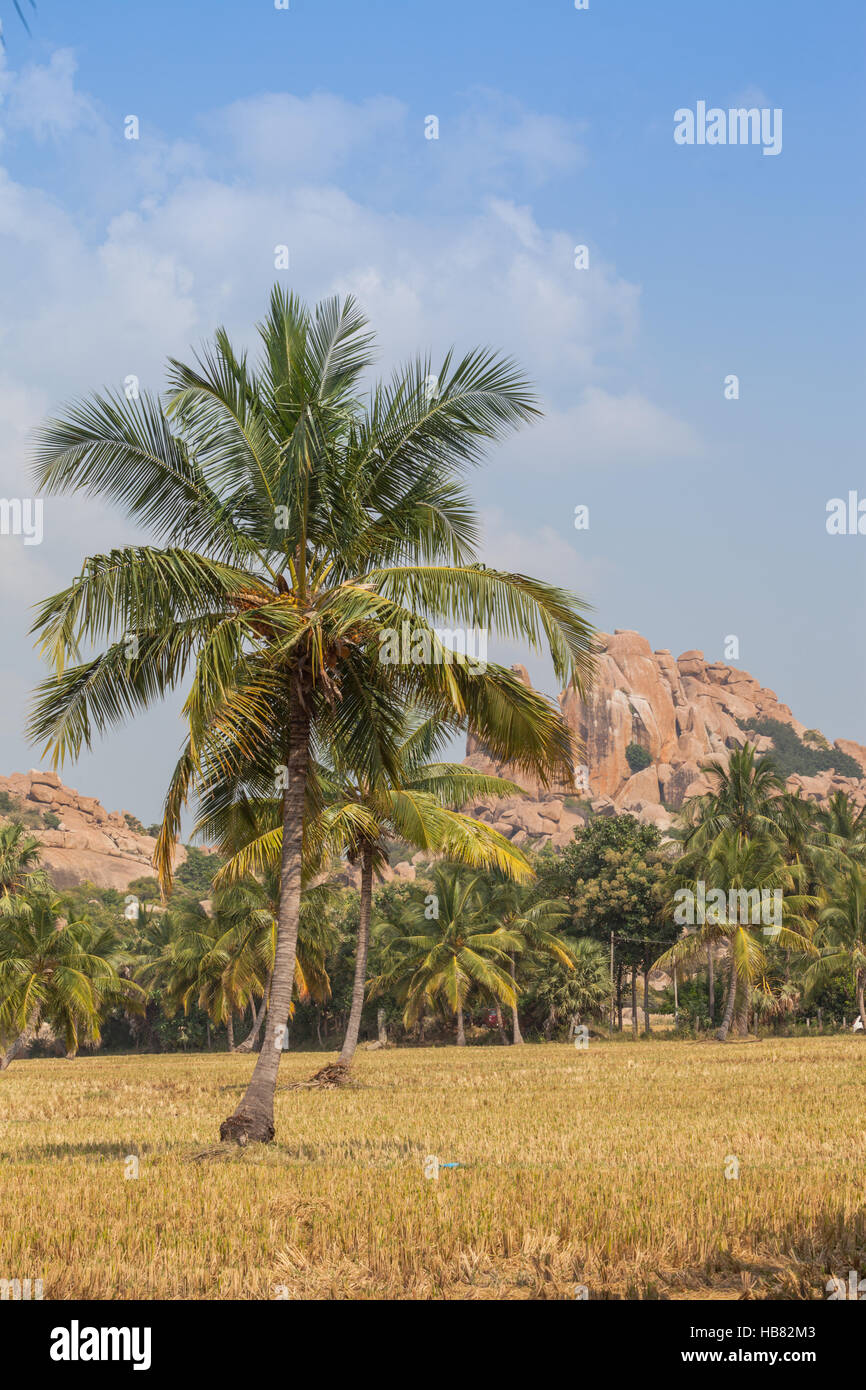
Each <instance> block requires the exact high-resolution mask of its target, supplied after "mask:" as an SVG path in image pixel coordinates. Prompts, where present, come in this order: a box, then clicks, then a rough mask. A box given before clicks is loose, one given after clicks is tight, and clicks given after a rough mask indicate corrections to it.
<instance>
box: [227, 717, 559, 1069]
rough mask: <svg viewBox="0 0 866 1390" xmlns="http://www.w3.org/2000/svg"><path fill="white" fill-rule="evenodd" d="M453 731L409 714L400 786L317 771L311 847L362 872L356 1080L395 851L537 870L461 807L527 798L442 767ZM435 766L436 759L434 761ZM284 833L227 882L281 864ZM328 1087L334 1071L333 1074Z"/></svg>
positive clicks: (468, 772)
mask: <svg viewBox="0 0 866 1390" xmlns="http://www.w3.org/2000/svg"><path fill="white" fill-rule="evenodd" d="M447 736H448V729H447V726H446V725H445V724H444V723H443V722H442V721H441V720H439V719H424V718H420V717H419V716H418V715H417V714H410V713H407V714H406V715H405V716H404V720H403V729H402V735H401V739H400V743H399V747H398V758H399V783H398V784H397V785H394V784H393V782H392V781H391V779H389V778H387V777H384V776H381V775H380V776H379V777H378V778H377V779H376V780H375V781H372V780H371V779H370V776H369V773H366V774H365V773H363V772H362V773H360V774H359V773H356V772H354V771H353V770H352V769H351V768H350V767H348V766H346V765H345V764H344V763H342V762H341V761H340V759H339V757H335V758H332V759H331V761H330V762H329V763H328V764H327V765H323V766H321V767H320V768H319V781H320V785H321V788H322V793H323V797H324V800H325V804H324V806H323V808H322V810H321V812H320V813H319V815H318V817H317V818H316V820H315V821H314V822H313V823H312V824H311V825H310V826H309V828H308V836H307V847H308V850H309V851H310V852H311V853H314V854H315V855H317V856H318V857H321V856H322V855H323V854H330V855H332V856H333V855H334V854H335V853H336V854H340V853H345V854H347V856H348V858H349V859H350V861H351V862H352V863H354V864H357V866H358V868H359V870H360V885H359V887H360V907H359V922H358V939H357V944H356V950H355V972H354V981H353V986H352V1004H351V1008H350V1012H349V1020H348V1024H347V1026H346V1033H345V1037H344V1039H343V1046H342V1049H341V1052H340V1056H339V1058H338V1061H337V1066H338V1067H339V1068H341V1069H343V1071H344V1072H346V1073H348V1068H349V1067H350V1066H351V1063H352V1058H353V1057H354V1055H355V1050H356V1048H357V1046H358V1037H359V1034H360V1029H361V1016H362V1013H363V1008H364V992H365V986H366V982H367V975H366V969H367V955H368V950H369V943H370V919H371V913H372V900H373V880H374V875H375V873H376V872H377V871H379V870H381V869H382V868H383V867H384V866H385V864H387V862H388V849H389V845H390V844H391V843H393V842H394V841H402V842H403V843H404V844H408V845H410V846H412V847H413V848H414V849H418V850H425V851H427V852H428V853H430V854H431V855H432V854H436V855H444V856H445V857H446V858H448V859H451V860H455V861H456V860H460V861H462V862H463V863H466V864H468V865H471V866H473V867H476V868H492V869H498V870H501V871H502V872H503V873H505V874H510V875H512V876H514V877H515V878H517V879H519V880H522V881H523V882H526V881H527V880H528V879H530V878H531V877H532V870H531V868H530V866H529V863H528V861H527V859H526V857H525V855H523V854H522V853H521V851H520V850H519V849H518V848H517V847H516V846H514V845H511V844H510V843H509V841H508V840H506V839H505V838H504V836H502V835H500V834H498V832H497V831H495V830H493V829H492V828H491V827H490V826H489V825H486V824H485V823H484V822H483V821H479V820H476V819H474V818H473V817H471V816H467V815H464V814H461V812H460V811H459V810H457V809H456V808H457V807H458V806H461V805H465V804H466V803H467V802H469V801H476V802H477V801H481V800H483V799H484V798H485V797H496V796H500V797H501V796H511V795H515V794H517V795H520V794H521V788H520V787H518V786H517V785H515V784H514V783H513V782H508V781H506V780H505V779H504V778H500V777H489V776H486V775H484V774H482V773H479V772H475V771H474V770H473V769H471V768H467V767H464V766H463V765H462V764H459V763H448V762H443V761H441V760H439V759H438V757H437V754H439V753H441V751H442V749H443V747H444V745H445V743H446V742H447ZM433 759H436V760H435V761H434V760H433ZM281 840H282V828H281V827H280V826H279V824H277V825H275V826H274V827H273V828H272V829H271V830H269V831H265V832H263V833H260V834H258V835H256V836H255V837H252V838H251V839H250V841H249V843H248V844H247V846H246V847H245V848H244V849H243V850H242V851H240V852H239V853H238V854H237V855H235V856H234V858H233V859H231V860H229V861H228V863H227V864H226V865H225V866H224V868H223V869H222V870H221V873H220V880H221V881H228V880H230V879H232V878H234V877H235V876H236V875H238V874H247V873H248V872H249V871H250V870H259V869H260V868H261V867H262V866H264V865H265V864H271V865H273V864H274V863H278V862H279V858H280V849H281ZM328 1072H329V1079H331V1080H333V1079H334V1077H335V1075H336V1073H335V1071H334V1068H333V1067H330V1068H328Z"/></svg>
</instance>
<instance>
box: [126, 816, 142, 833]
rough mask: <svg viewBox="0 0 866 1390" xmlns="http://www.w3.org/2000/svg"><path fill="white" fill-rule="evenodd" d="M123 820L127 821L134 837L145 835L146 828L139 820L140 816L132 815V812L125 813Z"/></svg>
mask: <svg viewBox="0 0 866 1390" xmlns="http://www.w3.org/2000/svg"><path fill="white" fill-rule="evenodd" d="M123 819H124V820H125V821H126V824H127V825H128V826H129V829H130V830H131V831H132V833H133V835H143V834H144V826H143V825H142V823H141V821H140V820H139V819H138V816H134V815H132V813H131V812H130V811H124V813H123Z"/></svg>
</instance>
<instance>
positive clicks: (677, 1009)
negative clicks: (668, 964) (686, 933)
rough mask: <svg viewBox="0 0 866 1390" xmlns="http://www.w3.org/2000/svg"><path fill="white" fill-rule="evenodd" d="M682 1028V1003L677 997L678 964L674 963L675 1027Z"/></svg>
mask: <svg viewBox="0 0 866 1390" xmlns="http://www.w3.org/2000/svg"><path fill="white" fill-rule="evenodd" d="M679 1026H680V1001H679V996H678V995H677V964H676V961H674V1027H675V1028H679Z"/></svg>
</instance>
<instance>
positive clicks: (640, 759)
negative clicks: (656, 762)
mask: <svg viewBox="0 0 866 1390" xmlns="http://www.w3.org/2000/svg"><path fill="white" fill-rule="evenodd" d="M625 760H626V762H627V763H628V765H629V767H630V768H631V770H632V772H643V770H644V768H645V767H649V766H650V764H651V762H652V758H651V756H650V753H649V750H648V749H646V748H644V746H643V744H642V743H630V744H629V745H628V747H627V748H626V750H625Z"/></svg>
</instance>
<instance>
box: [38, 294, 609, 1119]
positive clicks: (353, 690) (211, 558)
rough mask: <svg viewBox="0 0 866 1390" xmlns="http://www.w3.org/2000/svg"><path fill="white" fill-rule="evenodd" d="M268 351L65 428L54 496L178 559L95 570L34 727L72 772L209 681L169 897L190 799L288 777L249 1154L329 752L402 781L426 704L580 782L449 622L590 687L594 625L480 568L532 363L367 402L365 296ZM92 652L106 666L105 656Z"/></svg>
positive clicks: (539, 591) (221, 359) (53, 652)
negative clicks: (404, 727)
mask: <svg viewBox="0 0 866 1390" xmlns="http://www.w3.org/2000/svg"><path fill="white" fill-rule="evenodd" d="M260 336H261V340H262V346H263V351H262V355H261V360H260V362H259V364H258V365H257V366H255V367H254V366H253V365H251V363H250V362H249V361H248V359H247V356H246V354H245V353H239V352H237V351H236V350H235V349H234V348H233V346H232V344H231V342H230V341H229V338H228V336H227V334H226V333H225V331H224V330H222V329H220V330H219V331H218V333H217V334H216V337H215V340H214V342H213V344H212V345H211V346H210V347H207V348H205V349H204V350H203V351H202V353H201V355H200V356H199V357H198V358H197V359H196V361H195V363H194V364H193V365H185V364H183V363H181V362H177V361H172V363H171V368H170V380H169V386H170V397H169V401H168V404H167V406H165V407H163V405H162V404H161V403H160V402H159V401H158V400H155V399H154V398H152V397H150V396H148V395H146V394H145V395H142V396H141V398H140V399H139V400H134V401H129V400H127V399H126V398H125V397H123V396H119V395H116V394H110V393H109V394H106V395H102V396H95V397H93V398H92V399H90V400H89V401H85V402H83V403H81V404H79V405H76V406H73V407H71V408H70V409H69V410H68V412H67V413H66V415H65V417H64V418H63V419H60V420H54V421H50V422H48V423H47V424H46V425H45V426H44V427H43V429H42V432H41V437H40V441H39V445H38V458H37V470H36V480H37V484H38V486H39V488H40V490H41V491H43V492H45V493H53V492H75V491H83V492H87V493H91V494H99V495H101V496H102V497H104V498H106V499H107V500H109V501H113V502H117V503H119V504H120V505H121V506H123V507H124V508H125V510H126V512H127V514H128V515H129V516H130V517H132V518H133V519H134V520H135V521H136V522H138V523H139V524H141V525H143V526H146V527H149V528H150V529H151V531H153V532H155V533H156V535H157V536H158V538H159V539H160V540H161V542H162V548H159V547H155V546H152V545H141V546H127V547H124V548H122V549H117V550H114V551H112V552H111V553H109V554H107V555H97V556H93V557H91V558H90V559H88V560H86V561H85V562H84V565H83V568H82V571H81V573H80V574H79V575H78V577H77V578H76V579H75V580H73V582H72V583H71V584H70V586H69V587H68V588H67V589H65V590H63V591H61V592H60V593H58V594H56V595H54V596H53V597H52V598H50V599H48V600H47V601H46V602H45V603H43V604H42V606H41V608H40V610H39V612H38V615H37V619H36V623H35V630H36V632H37V633H38V634H39V636H40V638H41V643H42V648H43V651H44V653H45V655H46V657H47V658H48V659H49V660H50V661H51V662H52V663H53V666H54V675H53V677H52V678H51V679H50V680H49V681H47V682H46V683H45V684H44V685H43V686H42V687H41V688H40V691H39V695H38V699H37V703H36V707H35V711H34V715H33V719H32V724H31V731H32V733H33V735H34V737H36V738H37V739H47V741H48V746H49V748H50V749H51V750H52V752H53V754H54V756H55V760H61V759H62V758H63V757H64V756H65V755H67V754H71V755H72V756H75V755H76V754H77V753H78V751H79V750H80V749H81V748H82V747H83V746H89V745H90V742H91V739H92V737H93V735H94V734H95V733H103V732H104V731H105V730H106V729H108V728H109V727H110V726H112V725H114V724H117V723H119V722H121V721H122V720H123V719H124V718H126V717H128V716H129V715H134V714H135V713H136V712H137V711H138V710H140V709H142V708H144V707H146V706H148V705H149V704H150V703H151V702H152V701H153V700H154V699H156V698H158V697H160V696H162V695H163V694H164V693H165V692H166V691H168V690H169V689H171V688H173V687H175V686H176V685H178V684H179V683H181V682H186V680H187V677H188V675H189V676H190V686H189V691H188V695H187V699H186V703H185V706H184V711H185V717H186V719H187V722H188V725H189V737H188V739H187V742H186V745H185V747H184V749H183V752H182V754H181V757H180V760H179V762H178V764H177V767H176V770H175V773H174V775H173V777H172V779H171V784H170V787H169V791H168V795H167V798H166V805H165V813H164V819H163V826H162V831H161V833H160V836H159V838H158V845H157V855H156V858H157V864H158V868H159V871H160V875H161V878H162V881H163V884H164V886H166V887H167V886H168V884H169V882H170V877H171V860H172V852H173V847H174V844H175V841H176V838H177V834H178V829H179V825H180V816H181V812H182V809H183V806H184V804H185V803H186V801H187V799H188V797H189V796H190V795H193V794H197V795H199V797H202V796H206V797H209V798H211V799H213V798H219V797H222V798H224V799H225V800H227V801H228V802H231V801H233V800H235V799H236V798H237V794H238V789H239V787H241V786H243V785H246V784H248V783H249V782H250V780H251V779H252V780H253V781H254V782H256V783H258V784H259V786H260V785H261V784H264V783H268V782H269V783H270V785H271V787H273V784H274V776H275V772H276V771H277V770H278V769H279V770H280V775H281V777H282V782H281V790H282V791H283V807H282V816H283V836H282V850H281V854H282V859H281V869H280V901H279V927H278V934H277V949H276V957H275V962H274V972H273V981H272V986H271V993H270V1007H269V1015H268V1019H269V1021H268V1037H269V1045H268V1046H265V1047H263V1048H262V1050H261V1052H260V1053H259V1056H258V1060H257V1062H256V1068H255V1071H254V1073H253V1076H252V1079H251V1081H250V1084H249V1086H248V1088H247V1091H246V1093H245V1095H244V1096H243V1098H242V1099H241V1101H240V1103H239V1105H238V1108H237V1110H236V1112H235V1114H234V1115H232V1116H230V1117H229V1118H228V1119H227V1120H226V1121H225V1122H224V1124H223V1126H222V1129H221V1133H222V1136H223V1137H224V1138H225V1139H238V1140H247V1139H257V1140H263V1141H267V1140H269V1139H271V1138H272V1137H273V1133H274V1126H273V1097H274V1091H275V1087H276V1078H277V1069H278V1066H279V1060H280V1049H279V1045H278V1043H277V1041H276V1039H277V1037H279V1036H280V1034H281V1033H282V1032H283V1031H284V1029H285V1025H286V1021H287V1019H288V1016H289V1010H290V1007H291V996H292V989H293V985H294V962H295V948H296V941H297V931H298V914H299V909H300V897H301V875H302V865H303V835H304V822H305V815H306V812H307V808H308V807H309V808H311V809H315V807H316V806H317V804H318V803H320V801H321V797H320V791H319V788H318V786H317V781H316V776H315V770H314V766H313V762H314V758H313V750H314V747H315V746H316V745H318V746H320V747H325V748H327V747H331V746H333V747H340V748H341V749H342V754H341V756H344V757H345V759H346V761H347V762H348V763H349V764H350V765H351V766H353V767H354V768H356V769H363V768H366V769H367V770H368V771H369V774H370V778H371V780H375V778H376V776H378V774H379V771H380V770H384V772H385V773H387V774H388V775H390V776H392V777H394V778H398V760H397V756H396V748H395V744H394V741H393V740H391V739H389V737H388V736H387V733H386V726H387V718H386V715H387V712H388V710H389V709H390V710H391V711H393V713H394V720H395V723H396V722H398V721H397V716H398V714H399V712H400V711H401V710H402V709H404V708H406V706H407V705H409V704H410V703H412V702H413V701H416V700H417V701H418V702H419V703H421V704H422V705H423V706H424V707H425V708H426V709H427V710H428V712H429V713H431V714H440V715H441V716H442V717H443V718H446V719H448V720H451V721H455V720H459V721H462V722H463V723H464V724H465V726H466V727H467V728H470V729H472V730H474V731H475V732H477V733H478V735H479V736H480V737H483V739H484V741H485V743H486V744H487V746H488V747H489V748H490V750H491V752H492V753H493V755H494V756H496V757H497V758H500V759H501V760H502V761H512V762H514V763H515V764H516V765H517V766H518V767H520V768H526V769H527V770H528V771H532V772H533V773H534V774H535V775H537V776H539V777H541V778H542V779H544V780H550V779H551V778H554V777H562V778H564V779H566V780H570V778H571V775H572V769H573V759H574V750H573V747H572V740H571V737H570V735H569V732H568V730H567V728H566V727H565V724H564V723H563V721H562V720H561V718H560V717H559V714H558V711H557V710H555V709H554V707H553V706H552V704H551V703H550V702H548V701H546V700H545V699H544V698H543V697H541V696H539V695H537V694H536V693H534V692H532V691H529V690H527V689H526V688H525V687H524V686H523V685H522V684H521V683H520V682H519V681H518V680H517V679H516V677H515V676H514V674H513V673H511V672H509V671H505V670H504V669H503V668H501V667H498V666H495V665H492V664H491V665H485V664H484V663H482V662H478V661H472V660H469V659H467V658H466V657H465V656H461V655H459V654H455V653H453V652H452V651H451V650H450V646H449V643H448V642H447V641H444V640H443V639H442V637H441V636H440V634H439V632H438V631H437V629H436V627H435V623H436V622H437V621H446V622H448V623H449V626H450V625H452V624H454V623H457V624H461V625H463V627H464V628H470V627H471V628H473V629H475V628H477V629H481V630H485V631H486V630H489V629H494V630H496V631H500V632H502V633H503V634H506V635H509V636H511V637H512V638H517V639H520V640H524V641H528V642H530V643H531V644H532V645H534V646H538V645H539V644H540V643H542V642H543V643H544V644H545V645H546V646H547V648H548V649H549V650H550V652H551V654H552V657H553V661H554V667H555V669H556V673H557V677H558V679H560V680H561V681H563V680H565V681H567V680H569V679H572V678H573V679H574V680H575V681H576V683H577V685H578V686H579V687H580V686H581V685H582V684H583V682H584V681H585V679H586V677H587V675H588V673H589V671H590V670H591V650H592V629H591V628H590V626H589V625H588V623H587V622H586V620H585V618H584V617H583V615H582V613H581V608H582V605H581V604H580V602H579V600H577V599H576V598H575V597H574V596H573V595H571V594H568V593H567V592H565V591H563V590H560V589H557V588H555V587H553V586H551V585H547V584H543V583H541V582H539V581H537V580H533V579H530V578H527V577H526V576H524V575H519V574H509V573H505V572H502V571H499V570H494V569H489V568H487V567H485V566H482V565H479V564H478V563H477V562H476V560H475V555H474V546H475V543H476V540H477V526H476V521H475V517H474V513H473V509H472V506H471V503H470V501H469V498H468V495H467V493H466V491H465V488H464V484H463V475H464V474H465V473H466V471H467V469H468V468H469V467H471V466H473V465H474V464H476V463H477V462H479V460H480V458H481V457H482V455H483V452H484V450H485V448H486V447H487V446H488V445H489V444H490V443H491V442H493V441H495V440H497V439H499V438H501V437H502V436H503V435H504V434H506V433H507V432H508V431H510V430H512V429H514V428H516V427H518V426H519V425H521V424H523V423H526V422H527V421H529V420H531V419H533V418H535V416H536V414H537V411H536V408H535V403H534V399H533V396H532V394H531V392H530V390H529V388H528V387H527V385H526V383H525V382H524V381H523V379H522V378H521V376H520V375H519V373H518V372H517V370H516V368H515V367H514V365H513V364H512V363H511V362H510V361H507V360H503V359H500V358H498V357H497V356H495V355H494V354H493V353H491V352H488V351H473V352H470V353H469V354H468V355H467V356H465V357H464V358H463V359H462V360H460V361H457V362H455V360H454V358H453V356H452V354H450V353H449V354H448V355H447V356H446V358H445V360H444V362H443V364H442V367H441V368H440V371H439V373H438V376H437V377H436V378H435V383H436V384H435V388H434V389H433V390H431V389H430V382H431V379H433V378H432V370H431V363H430V362H429V361H428V360H422V359H418V360H416V361H415V362H414V363H412V364H411V365H410V366H409V367H407V368H406V369H404V370H401V371H399V372H397V373H395V374H394V375H393V376H392V378H391V379H390V381H389V382H387V383H385V384H378V385H375V386H374V387H373V388H372V390H371V391H370V393H369V396H368V398H367V399H366V400H364V399H362V394H361V393H362V384H361V383H362V378H363V377H364V376H365V375H366V374H367V372H368V370H369V369H370V367H371V364H372V361H373V354H372V339H371V335H370V333H369V331H368V327H367V324H366V321H365V320H364V318H363V316H362V315H361V313H360V312H359V311H358V309H357V307H356V305H355V303H354V301H353V300H352V299H350V298H349V299H347V300H346V301H345V302H343V303H340V302H339V301H338V300H336V299H333V300H328V301H326V302H325V303H323V304H321V305H319V306H318V308H317V309H316V310H315V311H314V312H312V313H311V312H310V311H309V310H307V308H306V307H305V306H304V305H303V304H301V302H300V301H299V300H298V299H296V298H295V297H294V296H290V295H287V294H286V293H284V292H283V290H281V289H279V288H278V289H275V290H274V291H273V293H272V296H271V304H270V310H269V313H268V316H267V318H266V320H265V322H264V323H263V324H262V325H261V326H260ZM395 634H397V635H398V648H399V647H400V645H401V643H400V639H402V637H403V634H409V635H410V637H411V643H410V645H411V654H410V655H408V656H407V654H406V651H405V646H406V644H405V642H402V650H398V654H397V659H396V660H395V659H394V657H393V640H392V639H393V638H394V636H395ZM106 642H107V643H108V645H107V646H104V650H99V649H100V648H101V647H103V645H104V644H105V643H106ZM85 646H87V647H95V648H96V649H97V654H96V655H95V656H93V657H92V658H89V659H85V660H82V659H81V657H80V650H81V648H82V647H85ZM385 653H387V660H386V659H385ZM416 658H417V659H416ZM70 662H73V663H74V664H73V665H72V666H70V665H69V663H70ZM373 730H375V732H371V731H373ZM271 1044H273V1045H271Z"/></svg>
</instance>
